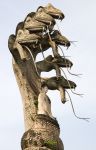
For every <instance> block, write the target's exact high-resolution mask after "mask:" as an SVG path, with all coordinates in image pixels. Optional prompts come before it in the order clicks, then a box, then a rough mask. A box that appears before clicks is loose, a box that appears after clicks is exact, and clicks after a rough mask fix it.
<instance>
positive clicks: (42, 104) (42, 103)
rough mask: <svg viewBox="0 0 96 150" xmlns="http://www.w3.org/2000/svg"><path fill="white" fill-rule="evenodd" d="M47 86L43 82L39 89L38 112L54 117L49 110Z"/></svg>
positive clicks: (49, 102)
mask: <svg viewBox="0 0 96 150" xmlns="http://www.w3.org/2000/svg"><path fill="white" fill-rule="evenodd" d="M47 92H48V87H47V85H46V84H45V83H42V84H41V91H40V93H39V96H38V112H37V113H38V114H43V115H47V116H49V117H51V118H52V119H55V118H54V117H53V116H52V112H51V101H50V99H49V97H48V96H47V94H46V93H47Z"/></svg>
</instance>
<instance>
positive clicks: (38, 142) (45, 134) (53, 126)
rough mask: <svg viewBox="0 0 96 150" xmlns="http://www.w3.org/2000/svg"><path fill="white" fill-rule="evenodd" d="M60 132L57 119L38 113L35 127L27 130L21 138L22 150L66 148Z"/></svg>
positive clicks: (60, 149)
mask: <svg viewBox="0 0 96 150" xmlns="http://www.w3.org/2000/svg"><path fill="white" fill-rule="evenodd" d="M59 134H60V128H59V124H58V122H57V120H54V119H52V118H50V117H48V116H46V115H36V117H35V121H34V126H33V128H32V129H30V130H28V131H27V132H25V133H24V135H23V137H22V139H21V147H22V150H64V147H63V143H62V141H61V139H60V138H59Z"/></svg>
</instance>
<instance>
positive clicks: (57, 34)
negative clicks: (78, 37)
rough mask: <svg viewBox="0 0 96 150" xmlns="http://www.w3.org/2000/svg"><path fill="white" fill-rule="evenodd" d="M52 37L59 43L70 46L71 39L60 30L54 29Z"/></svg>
mask: <svg viewBox="0 0 96 150" xmlns="http://www.w3.org/2000/svg"><path fill="white" fill-rule="evenodd" d="M51 38H52V40H53V41H55V42H56V44H58V45H63V46H66V47H69V46H70V41H69V40H68V39H67V38H66V37H65V36H63V35H62V34H61V33H60V32H59V31H58V30H54V32H53V33H52V34H51Z"/></svg>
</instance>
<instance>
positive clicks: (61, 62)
mask: <svg viewBox="0 0 96 150" xmlns="http://www.w3.org/2000/svg"><path fill="white" fill-rule="evenodd" d="M53 62H54V63H56V64H57V65H58V66H59V67H69V68H71V67H72V66H73V63H72V62H71V61H70V60H69V59H66V58H63V57H61V56H60V57H58V59H56V58H55V59H53Z"/></svg>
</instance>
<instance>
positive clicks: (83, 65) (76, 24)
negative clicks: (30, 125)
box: [0, 0, 96, 150]
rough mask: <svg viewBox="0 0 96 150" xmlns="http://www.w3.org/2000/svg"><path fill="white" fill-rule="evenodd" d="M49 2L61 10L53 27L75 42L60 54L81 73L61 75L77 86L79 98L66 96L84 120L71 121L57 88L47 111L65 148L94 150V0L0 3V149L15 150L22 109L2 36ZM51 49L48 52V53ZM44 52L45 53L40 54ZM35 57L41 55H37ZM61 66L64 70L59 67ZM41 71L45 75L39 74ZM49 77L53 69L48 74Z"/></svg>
mask: <svg viewBox="0 0 96 150" xmlns="http://www.w3.org/2000/svg"><path fill="white" fill-rule="evenodd" d="M47 3H52V4H53V5H54V6H55V7H57V8H59V9H61V10H62V11H63V12H64V14H65V19H64V20H63V21H62V22H59V21H58V26H59V29H60V31H61V32H62V34H63V35H65V36H66V37H67V38H68V39H69V40H71V41H77V42H75V43H74V44H75V45H74V44H72V45H71V46H70V48H69V49H68V50H66V48H63V47H62V48H63V51H64V53H65V55H67V56H70V57H69V59H70V60H71V61H72V62H73V63H74V65H73V67H72V69H71V72H73V73H81V74H82V76H81V77H80V78H77V77H74V76H71V75H69V74H68V73H67V71H66V74H67V76H68V79H70V80H73V81H74V82H75V83H76V84H77V88H76V91H77V92H79V93H83V94H84V96H83V98H81V97H79V96H77V95H74V94H72V93H71V92H70V91H69V93H70V95H71V98H72V101H73V104H74V108H75V111H76V114H77V115H78V116H81V117H90V122H89V123H88V122H86V121H83V120H79V119H77V118H76V117H75V116H74V115H73V112H72V108H71V104H70V101H68V102H67V103H66V104H65V105H63V104H62V103H61V101H60V97H59V92H57V91H49V92H48V95H49V97H50V99H51V101H52V112H53V114H54V116H55V117H56V118H57V120H58V122H59V124H60V128H61V135H60V136H61V138H62V141H63V143H64V147H65V150H70V149H71V150H77V149H78V150H96V85H95V84H96V68H95V65H96V44H95V43H96V1H95V0H64V1H63V0H50V1H47V0H16V1H15V0H7V1H5V0H3V1H1V2H0V149H1V150H20V149H21V148H20V139H21V137H22V135H23V133H24V120H23V107H22V100H21V96H20V93H19V89H18V86H17V83H16V80H15V76H14V73H13V70H12V65H11V59H12V56H11V54H10V52H9V50H8V46H7V45H8V44H7V42H8V37H9V35H10V34H12V33H13V34H14V32H15V28H16V25H17V23H18V22H20V21H23V20H24V18H25V16H26V15H27V14H28V13H29V12H32V11H36V8H37V7H38V6H40V5H42V6H44V5H46V4H47ZM50 52H51V51H50ZM45 55H46V56H47V55H48V52H45ZM39 57H40V58H41V55H39V56H38V58H39ZM65 70H66V69H65ZM43 75H46V74H43ZM49 75H50V76H52V75H54V72H51V73H49Z"/></svg>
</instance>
